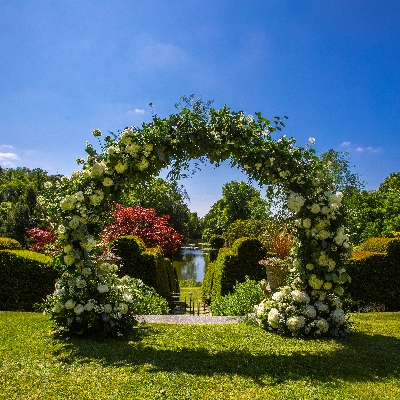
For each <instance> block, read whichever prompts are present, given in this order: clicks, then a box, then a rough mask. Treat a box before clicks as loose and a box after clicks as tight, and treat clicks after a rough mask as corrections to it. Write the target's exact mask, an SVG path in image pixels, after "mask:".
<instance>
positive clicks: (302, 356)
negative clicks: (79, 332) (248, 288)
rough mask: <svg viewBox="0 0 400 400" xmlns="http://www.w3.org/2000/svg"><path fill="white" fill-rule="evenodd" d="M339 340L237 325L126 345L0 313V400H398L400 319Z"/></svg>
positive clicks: (142, 336)
mask: <svg viewBox="0 0 400 400" xmlns="http://www.w3.org/2000/svg"><path fill="white" fill-rule="evenodd" d="M352 320H354V321H356V322H359V324H358V330H357V332H356V333H355V334H353V335H352V336H350V337H348V338H346V339H317V340H304V339H294V338H282V337H279V336H277V335H274V334H270V333H268V332H265V331H263V330H261V329H259V328H257V327H254V326H248V325H245V324H239V325H147V326H143V327H139V328H135V329H134V330H133V331H132V333H131V334H130V335H129V337H126V338H123V339H113V340H102V339H96V338H92V339H80V338H71V339H69V340H68V341H65V340H62V339H60V338H57V337H54V336H53V335H52V333H51V324H50V322H49V320H48V318H47V317H44V316H43V315H41V314H36V313H16V312H0V398H1V399H7V400H10V399H96V400H97V399H341V400H343V399H346V400H347V399H397V398H400V313H381V314H378V313H371V314H358V315H354V317H353V318H352Z"/></svg>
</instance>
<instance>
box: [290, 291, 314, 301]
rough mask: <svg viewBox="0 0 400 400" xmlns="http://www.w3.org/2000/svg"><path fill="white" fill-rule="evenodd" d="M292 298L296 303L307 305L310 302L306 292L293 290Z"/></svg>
mask: <svg viewBox="0 0 400 400" xmlns="http://www.w3.org/2000/svg"><path fill="white" fill-rule="evenodd" d="M292 297H293V299H294V300H295V301H297V302H298V303H309V302H310V297H309V296H308V294H307V293H306V292H302V291H300V290H293V291H292Z"/></svg>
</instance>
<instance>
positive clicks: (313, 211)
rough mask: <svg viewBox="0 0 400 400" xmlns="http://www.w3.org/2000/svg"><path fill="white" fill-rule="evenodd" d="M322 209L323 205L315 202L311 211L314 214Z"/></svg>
mask: <svg viewBox="0 0 400 400" xmlns="http://www.w3.org/2000/svg"><path fill="white" fill-rule="evenodd" d="M320 210H321V207H320V206H319V204H313V205H312V206H311V208H310V211H311V212H312V213H313V214H318V213H319V212H320Z"/></svg>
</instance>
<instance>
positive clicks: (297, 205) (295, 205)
mask: <svg viewBox="0 0 400 400" xmlns="http://www.w3.org/2000/svg"><path fill="white" fill-rule="evenodd" d="M304 202H305V199H304V197H303V196H301V195H300V194H298V193H294V192H291V193H290V195H289V197H288V200H287V205H288V207H289V208H290V209H291V210H293V211H295V212H299V211H300V210H301V207H303V205H304Z"/></svg>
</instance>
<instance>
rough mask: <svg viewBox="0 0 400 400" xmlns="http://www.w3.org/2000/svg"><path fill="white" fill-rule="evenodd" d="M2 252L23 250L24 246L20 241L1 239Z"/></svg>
mask: <svg viewBox="0 0 400 400" xmlns="http://www.w3.org/2000/svg"><path fill="white" fill-rule="evenodd" d="M0 250H22V246H21V244H20V243H19V242H18V240H15V239H11V238H6V237H0Z"/></svg>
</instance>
